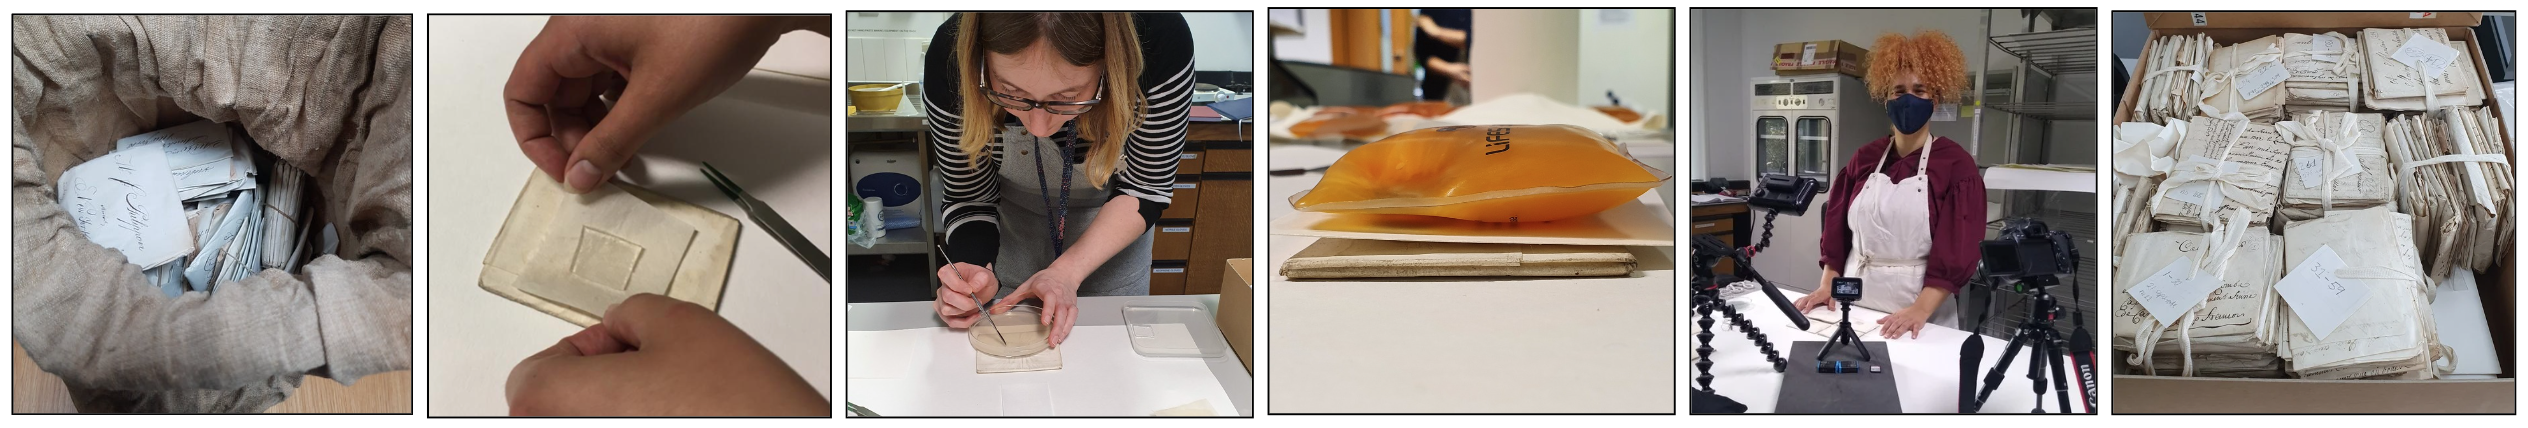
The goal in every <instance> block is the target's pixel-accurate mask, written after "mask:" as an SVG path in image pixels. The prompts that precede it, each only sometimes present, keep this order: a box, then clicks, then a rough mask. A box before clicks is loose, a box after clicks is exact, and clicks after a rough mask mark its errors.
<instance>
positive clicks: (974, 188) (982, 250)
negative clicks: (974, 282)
mask: <svg viewBox="0 0 2528 428" xmlns="http://www.w3.org/2000/svg"><path fill="white" fill-rule="evenodd" d="M956 31H957V20H955V19H950V20H948V22H947V23H945V24H940V26H939V32H938V34H936V35H934V36H933V37H932V38H931V40H956V39H957V33H956ZM951 45H954V43H933V44H931V45H930V51H929V53H928V54H927V55H926V56H925V57H924V59H925V62H924V64H923V69H922V88H923V91H922V99H923V102H922V110H923V113H924V114H925V116H926V120H925V121H924V122H926V125H928V127H929V128H930V129H929V130H928V131H927V133H928V136H929V138H930V152H931V157H930V159H931V171H932V172H933V173H934V174H937V177H936V179H937V180H939V183H940V185H941V187H942V188H944V189H945V191H944V192H942V193H941V194H940V195H939V202H940V219H939V220H940V224H941V225H942V226H943V227H945V228H946V233H947V237H946V242H945V244H944V245H943V247H944V248H946V251H947V252H948V254H947V257H948V260H949V261H951V262H964V263H971V264H974V265H977V266H982V265H988V264H991V263H992V261H993V259H996V258H999V256H1000V247H1001V229H1000V222H1001V214H1000V202H1001V192H1000V181H999V180H995V179H994V177H996V176H998V175H997V174H998V170H999V168H1000V164H999V162H998V161H997V160H995V159H990V158H988V157H990V156H991V154H992V153H997V152H999V151H1000V145H999V144H997V143H995V144H993V145H992V147H991V149H990V150H988V151H985V152H984V155H985V156H986V157H987V158H986V159H969V158H968V157H967V156H966V154H965V151H963V150H959V149H958V148H957V142H958V141H959V140H960V139H961V138H963V137H964V136H965V133H966V132H967V131H973V132H984V133H990V132H992V131H991V130H989V129H977V130H968V129H964V127H965V122H964V117H963V116H962V115H963V106H964V104H963V100H962V99H960V98H958V97H957V95H958V93H959V92H961V91H960V90H959V89H960V88H959V85H958V83H957V61H956V58H957V57H956V55H955V54H954V53H953V52H951V50H952V49H953V48H952V47H951Z"/></svg>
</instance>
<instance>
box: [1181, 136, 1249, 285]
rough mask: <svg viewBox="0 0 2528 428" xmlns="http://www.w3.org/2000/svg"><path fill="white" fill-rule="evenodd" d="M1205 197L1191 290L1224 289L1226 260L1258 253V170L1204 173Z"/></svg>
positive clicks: (1190, 277) (1197, 219) (1197, 222)
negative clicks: (1256, 206)
mask: <svg viewBox="0 0 2528 428" xmlns="http://www.w3.org/2000/svg"><path fill="white" fill-rule="evenodd" d="M1242 165H1243V164H1242ZM1202 198H1203V203H1202V204H1203V211H1202V214H1200V215H1197V216H1195V220H1194V224H1195V225H1197V227H1195V228H1194V254H1193V257H1192V258H1190V259H1188V260H1189V262H1190V265H1189V266H1190V268H1189V269H1191V270H1192V272H1188V275H1187V277H1186V280H1187V281H1188V282H1187V283H1186V285H1185V291H1186V292H1187V293H1191V294H1211V293H1218V292H1220V279H1221V278H1223V275H1225V274H1224V273H1222V271H1223V270H1226V269H1225V266H1227V265H1226V264H1225V263H1226V261H1227V260H1229V259H1240V258H1253V257H1255V255H1254V254H1255V201H1254V198H1255V174H1254V173H1251V172H1216V171H1215V172H1207V173H1203V194H1202Z"/></svg>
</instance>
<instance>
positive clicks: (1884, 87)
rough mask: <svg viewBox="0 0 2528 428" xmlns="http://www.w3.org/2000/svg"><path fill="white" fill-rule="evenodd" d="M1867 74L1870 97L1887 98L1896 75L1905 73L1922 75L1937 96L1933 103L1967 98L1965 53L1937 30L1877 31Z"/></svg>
mask: <svg viewBox="0 0 2528 428" xmlns="http://www.w3.org/2000/svg"><path fill="white" fill-rule="evenodd" d="M1871 49H1872V50H1871V51H1870V70H1869V76H1867V77H1863V78H1862V80H1866V81H1868V83H1869V86H1870V99H1871V100H1873V101H1882V102H1883V101H1887V99H1888V98H1889V97H1890V96H1893V95H1894V93H1895V92H1896V79H1897V78H1899V77H1901V76H1904V75H1906V74H1908V73H1910V74H1913V75H1915V76H1917V77H1920V78H1921V79H1922V84H1923V86H1925V87H1926V89H1928V90H1930V91H1931V93H1932V94H1933V95H1936V96H1937V98H1935V99H1932V100H1931V102H1934V103H1942V104H1947V103H1955V102H1958V101H1960V100H1964V99H1965V98H1966V93H1967V88H1966V54H1964V53H1960V52H1958V49H1957V42H1955V41H1951V40H1949V34H1948V33H1942V32H1940V30H1922V31H1916V32H1914V35H1913V36H1912V37H1906V36H1905V35H1902V34H1896V33H1893V32H1890V33H1884V34H1880V35H1879V36H1878V42H1877V43H1876V45H1875V46H1871Z"/></svg>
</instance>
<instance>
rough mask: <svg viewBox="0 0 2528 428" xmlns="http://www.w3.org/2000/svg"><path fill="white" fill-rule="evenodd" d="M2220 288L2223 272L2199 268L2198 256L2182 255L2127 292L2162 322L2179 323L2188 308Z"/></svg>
mask: <svg viewBox="0 0 2528 428" xmlns="http://www.w3.org/2000/svg"><path fill="white" fill-rule="evenodd" d="M2219 288H2221V275H2220V274H2218V273H2214V272H2204V271H2199V270H2195V268H2194V258H2192V257H2178V258H2177V261H2176V262H2173V263H2169V264H2168V266H2167V267H2163V268H2160V269H2159V272H2158V273H2153V274H2151V276H2149V277H2147V278H2143V279H2142V283H2140V284H2134V285H2133V288H2129V289H2125V290H2124V294H2129V295H2132V296H2133V300H2134V301H2135V302H2138V303H2141V304H2142V309H2145V310H2149V311H2150V313H2151V317H2152V318H2158V319H2159V322H2160V324H2176V323H2177V320H2178V318H2179V317H2183V316H2185V314H2186V309H2189V308H2193V307H2194V305H2195V304H2198V303H2203V299H2204V298H2206V297H2210V296H2211V295H2212V290H2215V289H2219Z"/></svg>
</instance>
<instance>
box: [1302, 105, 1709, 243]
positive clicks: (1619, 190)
mask: <svg viewBox="0 0 2528 428" xmlns="http://www.w3.org/2000/svg"><path fill="white" fill-rule="evenodd" d="M1668 178H1669V177H1668V174H1667V173H1664V172H1661V171H1659V170H1658V169H1656V168H1651V167H1650V166H1648V165H1643V164H1642V163H1641V162H1640V161H1637V160H1634V159H1633V158H1632V156H1631V155H1629V154H1626V153H1624V151H1623V149H1622V148H1619V147H1617V146H1616V145H1615V143H1613V142H1609V141H1607V140H1606V139H1605V138H1602V137H1599V136H1598V134H1597V133H1596V132H1592V131H1589V130H1588V129H1585V128H1581V127H1577V126H1569V125H1483V126H1448V127H1440V128H1430V129H1420V130H1414V131H1408V132H1405V133H1402V134H1396V135H1395V136H1392V137H1387V138H1386V139H1382V140H1378V142H1374V143H1369V144H1364V145H1361V146H1360V148H1356V149H1352V151H1351V152H1350V153H1346V154H1344V155H1343V158H1342V159H1337V160H1335V161H1334V166H1332V167H1329V168H1327V169H1326V172H1325V178H1324V179H1323V180H1320V181H1318V182H1317V186H1316V187H1315V188H1312V189H1309V190H1308V191H1305V192H1300V193H1299V194H1298V195H1296V196H1292V197H1291V200H1290V205H1291V207H1293V208H1297V209H1298V210H1300V211H1309V212H1326V213H1359V214H1410V215H1426V216H1438V217H1448V218H1454V219H1462V220H1474V221H1487V222H1522V221H1554V220H1561V219H1566V218H1572V217H1579V216H1584V215H1590V214H1596V213H1598V212H1600V211H1606V210H1608V209H1613V208H1615V207H1617V206H1621V205H1623V204H1624V203H1625V202H1629V201H1632V200H1633V199H1635V198H1640V197H1641V195H1642V193H1645V192H1649V191H1650V189H1654V188H1657V187H1659V185H1660V183H1662V182H1665V181H1667V180H1668Z"/></svg>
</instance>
